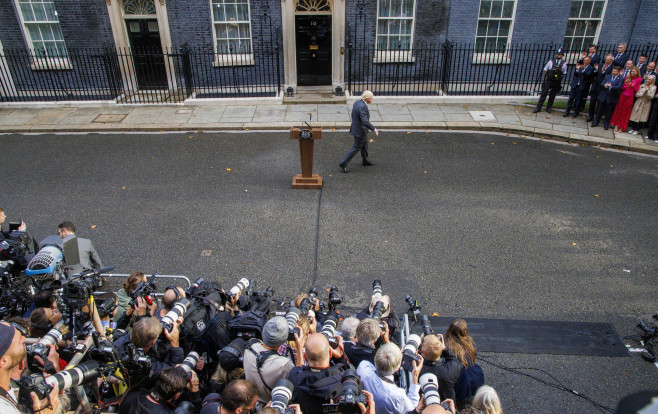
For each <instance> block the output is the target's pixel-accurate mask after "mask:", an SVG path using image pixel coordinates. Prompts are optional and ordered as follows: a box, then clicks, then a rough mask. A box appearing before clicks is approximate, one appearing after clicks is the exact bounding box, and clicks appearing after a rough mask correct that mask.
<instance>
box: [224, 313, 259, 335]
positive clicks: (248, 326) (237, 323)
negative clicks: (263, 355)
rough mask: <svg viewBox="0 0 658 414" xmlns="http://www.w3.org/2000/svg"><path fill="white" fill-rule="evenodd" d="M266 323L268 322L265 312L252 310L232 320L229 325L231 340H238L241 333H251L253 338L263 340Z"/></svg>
mask: <svg viewBox="0 0 658 414" xmlns="http://www.w3.org/2000/svg"><path fill="white" fill-rule="evenodd" d="M265 322H267V316H266V315H265V312H262V311H259V310H250V311H247V312H245V313H241V314H239V315H237V316H235V317H234V318H233V319H231V320H230V321H229V323H228V330H229V332H230V333H231V338H236V337H237V336H238V334H239V333H249V334H251V335H250V336H251V337H253V338H258V339H261V338H262V336H261V334H262V332H263V326H265Z"/></svg>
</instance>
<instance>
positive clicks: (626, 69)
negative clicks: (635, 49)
mask: <svg viewBox="0 0 658 414" xmlns="http://www.w3.org/2000/svg"><path fill="white" fill-rule="evenodd" d="M633 66H635V65H634V64H633V61H632V60H631V59H629V60H627V61H626V64H625V65H624V67H623V68H622V69H621V72H619V74H620V75H621V77H622V78H623V79H626V77H627V76H628V75H630V74H631V69H633Z"/></svg>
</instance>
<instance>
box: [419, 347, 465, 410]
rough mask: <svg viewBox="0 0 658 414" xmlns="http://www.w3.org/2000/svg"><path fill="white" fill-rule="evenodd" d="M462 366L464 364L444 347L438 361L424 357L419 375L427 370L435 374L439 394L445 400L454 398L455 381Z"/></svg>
mask: <svg viewBox="0 0 658 414" xmlns="http://www.w3.org/2000/svg"><path fill="white" fill-rule="evenodd" d="M463 367H464V366H463V365H462V363H461V362H460V361H459V358H457V357H455V356H454V355H453V354H452V353H451V352H450V351H448V350H447V349H446V350H444V351H443V353H442V354H441V358H440V359H439V360H438V361H429V360H427V359H425V362H423V368H422V369H421V371H420V375H421V376H422V375H423V374H426V373H428V372H431V373H433V374H434V375H436V379H437V381H438V382H439V395H440V396H441V400H445V399H446V398H450V399H452V400H454V399H455V383H456V382H457V379H458V378H459V374H461V372H462V368H463Z"/></svg>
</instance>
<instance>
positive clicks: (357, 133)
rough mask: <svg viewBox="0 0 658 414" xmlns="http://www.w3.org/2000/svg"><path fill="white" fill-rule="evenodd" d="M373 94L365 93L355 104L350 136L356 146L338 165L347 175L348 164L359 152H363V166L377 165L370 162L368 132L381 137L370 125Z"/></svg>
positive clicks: (353, 146)
mask: <svg viewBox="0 0 658 414" xmlns="http://www.w3.org/2000/svg"><path fill="white" fill-rule="evenodd" d="M372 99H373V94H372V92H370V91H364V92H363V93H362V94H361V99H360V100H358V101H356V102H354V106H353V107H352V126H351V127H350V134H352V135H354V145H352V148H351V149H350V150H349V151H348V152H347V155H345V158H343V160H342V161H341V162H340V164H338V166H339V167H340V169H341V170H342V171H343V172H344V173H347V172H349V171H348V170H347V164H348V163H349V162H350V160H352V157H354V156H355V155H356V154H357V153H358V152H361V158H363V165H364V166H366V167H368V166H370V165H375V164H374V163H373V162H370V161H369V160H368V130H371V131H373V132H374V133H375V135H379V131H377V128H375V126H374V125H373V124H371V123H370V111H369V110H368V105H370V104H371V103H372Z"/></svg>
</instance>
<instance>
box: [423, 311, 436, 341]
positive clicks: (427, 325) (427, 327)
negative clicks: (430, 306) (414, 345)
mask: <svg viewBox="0 0 658 414" xmlns="http://www.w3.org/2000/svg"><path fill="white" fill-rule="evenodd" d="M421 324H422V326H423V333H424V334H425V336H427V335H432V332H434V329H432V323H431V322H430V318H429V317H428V316H427V315H423V316H422V318H421Z"/></svg>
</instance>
